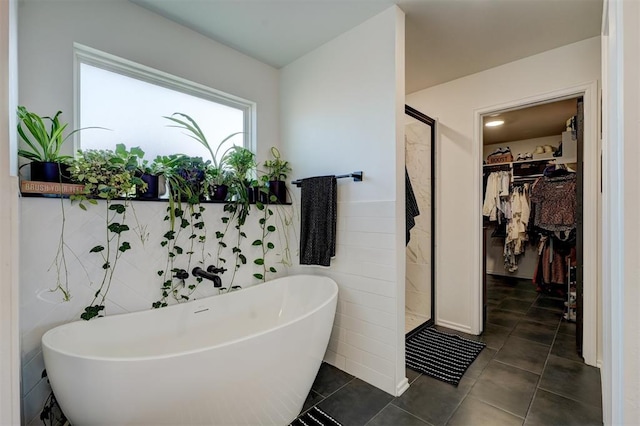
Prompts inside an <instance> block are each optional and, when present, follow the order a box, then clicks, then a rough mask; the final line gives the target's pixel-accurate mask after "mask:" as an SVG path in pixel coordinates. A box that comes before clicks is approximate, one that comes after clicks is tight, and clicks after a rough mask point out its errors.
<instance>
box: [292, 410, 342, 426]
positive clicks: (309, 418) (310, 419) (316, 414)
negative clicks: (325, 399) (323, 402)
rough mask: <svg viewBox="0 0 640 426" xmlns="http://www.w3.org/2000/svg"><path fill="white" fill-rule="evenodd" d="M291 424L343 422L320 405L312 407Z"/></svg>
mask: <svg viewBox="0 0 640 426" xmlns="http://www.w3.org/2000/svg"><path fill="white" fill-rule="evenodd" d="M289 426H342V423H340V422H339V421H337V420H336V419H334V418H333V417H331V416H330V415H328V414H327V413H325V412H324V411H322V410H321V409H319V408H318V407H311V409H310V410H309V411H307V412H306V413H304V414H303V415H302V416H300V417H298V418H297V419H295V420H294V421H292V422H291V424H290V425H289Z"/></svg>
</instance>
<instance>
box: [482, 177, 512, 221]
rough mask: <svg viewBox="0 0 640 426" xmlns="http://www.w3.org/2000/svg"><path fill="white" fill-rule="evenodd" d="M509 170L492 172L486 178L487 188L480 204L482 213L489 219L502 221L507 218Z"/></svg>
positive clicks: (508, 209) (508, 210) (508, 211)
mask: <svg viewBox="0 0 640 426" xmlns="http://www.w3.org/2000/svg"><path fill="white" fill-rule="evenodd" d="M510 183H511V172H508V171H500V172H492V173H491V174H490V175H489V178H488V179H487V188H486V190H485V195H484V203H483V205H482V215H483V216H488V217H489V220H490V221H498V223H501V222H502V219H503V218H508V217H509V216H508V215H509V214H510V207H509V206H508V204H509V203H508V198H509V184H510Z"/></svg>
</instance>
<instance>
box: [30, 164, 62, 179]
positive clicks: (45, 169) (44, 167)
mask: <svg viewBox="0 0 640 426" xmlns="http://www.w3.org/2000/svg"><path fill="white" fill-rule="evenodd" d="M29 167H30V168H31V180H34V181H38V182H64V183H69V182H70V181H71V179H70V174H69V166H68V165H66V164H61V163H54V162H50V161H44V162H42V161H32V162H31V165H30V166H29Z"/></svg>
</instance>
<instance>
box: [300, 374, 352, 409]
mask: <svg viewBox="0 0 640 426" xmlns="http://www.w3.org/2000/svg"><path fill="white" fill-rule="evenodd" d="M355 379H356V376H353V377H351V379H349V381H348V382H346V383H345V384H344V385H342V386H340V387H339V388H338V389H336V390H334V391H333V392H331V393H330V394H329V395H327V396H324V395H322V394H321V393H320V392H318V391H314V390H313V387H312V388H311V390H312V391H314V392H315V393H317V394H318V395H320V396H321V397H322V399H321V400H320V401H318V402H316V403H315V404H313V405H312V406H311V407H309V408H307V409H306V410H305V411H304V412H302V413H300V414H299V415H298V417H300V416H301V415H303V414H304V413H306V412H307V411H309V410H311V409H312V408H313V407H315V406H316V405H318V404H320V403H322V402H324V401H325V400H326V399H328V398H329V397H330V396H332V395H333V394H335V393H336V392H338V391H339V390H340V389H342V388H343V387H345V386H347V385H348V384H349V383H351V382H352V381H354V380H355ZM296 418H297V417H296Z"/></svg>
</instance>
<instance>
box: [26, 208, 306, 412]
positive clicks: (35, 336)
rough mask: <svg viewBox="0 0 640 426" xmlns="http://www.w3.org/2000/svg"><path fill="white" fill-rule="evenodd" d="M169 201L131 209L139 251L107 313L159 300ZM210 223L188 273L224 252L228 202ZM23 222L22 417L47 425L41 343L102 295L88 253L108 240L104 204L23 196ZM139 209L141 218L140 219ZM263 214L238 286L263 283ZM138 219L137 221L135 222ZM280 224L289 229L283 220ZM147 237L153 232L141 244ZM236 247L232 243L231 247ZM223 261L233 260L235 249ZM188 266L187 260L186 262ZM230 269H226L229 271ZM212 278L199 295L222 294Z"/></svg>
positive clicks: (207, 215) (127, 263)
mask: <svg viewBox="0 0 640 426" xmlns="http://www.w3.org/2000/svg"><path fill="white" fill-rule="evenodd" d="M62 205H63V206H64V215H65V217H66V221H65V241H66V244H67V250H65V253H66V261H67V267H68V271H69V283H70V291H71V300H70V301H68V302H64V301H62V294H61V293H60V292H59V291H58V292H52V291H51V289H52V288H53V287H55V282H56V276H57V273H56V270H55V267H52V265H53V262H54V258H55V255H56V252H57V247H58V244H59V242H60V234H61V224H62V220H61V219H62V214H63V213H62V212H63V210H62ZM167 205H168V204H167V203H166V202H134V203H133V207H134V210H131V209H129V211H128V212H127V215H128V217H127V220H126V223H128V224H129V226H130V228H131V230H130V231H128V232H127V233H126V234H128V235H127V241H128V242H130V244H131V247H132V249H131V250H129V251H127V252H125V253H124V254H123V255H122V257H121V259H120V260H119V263H118V265H117V269H116V272H115V275H114V279H113V284H112V286H111V289H110V291H109V297H108V300H107V303H106V312H107V315H112V314H117V313H122V312H133V311H140V310H146V309H150V308H151V304H152V303H153V302H155V301H157V300H158V299H159V298H160V285H161V282H162V281H161V278H160V277H159V276H158V274H157V271H158V270H160V269H163V268H164V267H165V265H166V259H167V252H166V249H164V248H163V247H161V246H160V242H161V241H162V236H163V235H164V233H165V232H166V231H167V230H168V224H167V222H165V221H164V220H163V218H164V216H165V215H166V208H167ZM204 206H205V207H206V210H205V212H204V214H203V218H204V221H205V224H206V225H205V226H206V236H207V243H206V244H205V245H204V250H203V248H202V246H201V245H200V247H198V246H199V244H198V243H196V245H195V248H196V250H195V254H194V260H193V261H192V264H191V266H190V267H189V269H191V268H193V266H196V261H197V259H202V258H203V257H204V259H205V260H204V265H205V267H206V266H207V265H209V264H212V263H214V261H213V259H214V258H215V257H216V252H217V248H218V241H217V240H216V239H215V232H216V231H217V230H222V229H223V228H222V224H221V220H220V218H221V217H222V214H223V211H222V207H223V205H222V204H206V205H204ZM20 207H21V224H20V238H21V248H20V330H21V352H22V353H21V357H22V401H23V418H24V419H25V423H26V424H31V423H33V424H40V420H39V417H38V416H39V413H40V410H41V408H42V404H43V402H44V400H45V398H46V397H47V396H48V394H49V388H48V385H47V383H46V380H43V379H41V373H42V370H43V369H44V362H43V359H42V351H41V347H40V339H41V337H42V335H43V334H44V333H45V332H46V331H47V330H49V329H51V328H53V327H55V326H57V325H59V324H63V323H66V322H69V321H74V320H78V319H79V317H80V314H81V313H82V312H83V310H84V307H85V306H87V305H88V304H89V303H90V301H91V298H92V296H93V294H94V293H95V291H96V290H97V287H96V285H97V282H98V280H99V278H101V272H102V264H103V261H102V259H101V258H100V256H99V255H97V254H95V253H89V250H90V249H91V248H92V247H94V246H96V245H98V244H104V242H103V241H104V236H105V229H106V228H105V222H104V220H105V219H104V218H105V212H106V208H105V203H104V202H102V201H101V202H100V203H99V205H97V206H89V207H88V210H87V211H83V210H81V209H80V208H79V207H77V206H75V205H74V206H72V205H70V204H69V201H68V200H64V201H63V202H62V204H61V200H59V199H53V198H22V199H21V204H20ZM277 209H278V211H279V212H280V213H282V214H291V207H289V206H280V207H278V208H277ZM133 211H135V215H134V214H133ZM260 217H261V216H260V215H259V212H258V211H257V210H255V209H254V210H252V212H251V214H250V216H249V218H248V219H247V225H246V226H245V228H244V230H245V232H246V234H247V235H248V238H247V240H245V242H244V244H243V245H242V246H241V248H242V249H243V253H244V254H245V255H246V257H247V259H248V262H249V264H248V265H246V266H244V267H242V268H240V270H239V271H238V275H237V277H236V279H235V281H234V284H239V285H242V286H248V285H253V284H255V283H257V282H258V281H257V280H256V279H255V278H253V277H252V274H253V273H255V272H259V270H258V267H257V266H256V265H253V263H252V261H253V259H255V258H256V257H260V255H261V252H257V251H256V248H255V247H252V246H251V242H252V241H253V240H255V239H256V238H259V236H260V235H261V232H262V231H261V229H260V228H259V226H258V220H259V219H260ZM136 219H137V220H136ZM275 225H276V227H278V228H282V226H281V225H280V224H279V223H275ZM140 235H147V238H146V241H145V242H144V244H143V242H142V239H141V238H140ZM187 236H188V235H187V234H186V233H185V234H183V236H182V237H181V238H182V239H181V240H180V241H181V245H182V246H183V247H184V249H185V252H186V251H187V247H189V242H188V238H186V237H187ZM272 241H273V242H274V244H276V251H278V248H279V247H282V246H283V243H281V242H280V239H279V238H278V237H276V236H274V238H273V239H272ZM230 247H231V244H229V249H228V250H230ZM291 248H292V251H294V252H295V251H297V242H293V241H292V242H291ZM223 256H224V257H226V258H227V259H229V262H231V258H232V255H231V253H230V252H224V253H223ZM182 259H183V261H182V263H185V264H184V265H182V266H180V267H184V268H185V269H187V268H186V266H187V265H186V261H184V259H185V257H183V258H182ZM268 259H269V260H268V261H267V263H268V264H271V265H273V266H275V267H276V269H278V274H277V275H284V274H286V268H285V267H282V265H279V264H277V263H276V262H278V261H279V260H280V258H279V256H276V255H275V253H274V256H271V257H270V258H268ZM228 266H229V265H227V267H228ZM229 275H230V271H229V272H227V273H226V274H224V275H223V285H228V284H229V283H228V281H229V280H230V277H229ZM217 291H218V290H214V289H213V287H212V286H211V284H209V283H208V282H207V281H205V282H203V283H202V285H201V286H200V287H199V288H198V290H197V291H196V293H194V296H195V297H203V296H207V295H211V294H216V293H217Z"/></svg>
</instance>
